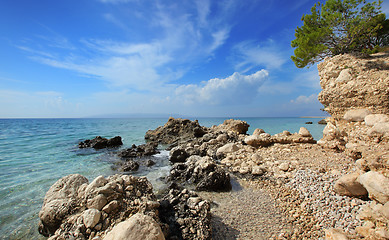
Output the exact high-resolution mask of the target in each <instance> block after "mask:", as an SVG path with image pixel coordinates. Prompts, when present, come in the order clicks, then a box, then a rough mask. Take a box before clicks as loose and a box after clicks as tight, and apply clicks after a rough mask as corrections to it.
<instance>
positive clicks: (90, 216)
mask: <svg viewBox="0 0 389 240" xmlns="http://www.w3.org/2000/svg"><path fill="white" fill-rule="evenodd" d="M82 217H83V222H84V225H85V227H87V228H93V227H94V226H96V224H97V223H98V222H99V221H100V217H101V212H100V211H99V210H97V209H88V210H85V211H84V213H83V215H82Z"/></svg>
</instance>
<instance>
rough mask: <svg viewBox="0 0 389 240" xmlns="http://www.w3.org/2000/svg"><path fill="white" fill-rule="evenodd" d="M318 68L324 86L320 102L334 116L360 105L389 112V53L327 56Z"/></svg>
mask: <svg viewBox="0 0 389 240" xmlns="http://www.w3.org/2000/svg"><path fill="white" fill-rule="evenodd" d="M318 70H319V75H320V85H321V87H322V89H323V90H322V92H321V93H320V94H319V101H320V102H321V103H322V104H323V105H324V106H325V110H326V111H327V112H328V113H330V114H331V116H332V117H333V118H336V119H340V118H342V117H343V115H344V114H345V112H346V111H347V110H350V109H360V108H367V109H370V110H371V112H372V113H385V114H388V113H389V52H386V53H377V54H374V55H371V56H367V57H366V56H361V55H360V56H357V55H350V54H343V55H338V56H335V57H332V58H326V59H325V60H324V62H322V63H320V64H319V65H318Z"/></svg>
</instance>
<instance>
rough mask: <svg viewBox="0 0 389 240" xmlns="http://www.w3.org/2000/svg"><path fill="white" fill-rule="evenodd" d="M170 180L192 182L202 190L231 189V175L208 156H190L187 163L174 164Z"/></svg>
mask: <svg viewBox="0 0 389 240" xmlns="http://www.w3.org/2000/svg"><path fill="white" fill-rule="evenodd" d="M167 180H168V181H169V182H184V183H185V182H190V183H194V184H196V189H197V190H200V191H230V190H231V182H230V175H229V174H228V173H227V172H226V171H225V170H224V169H223V168H221V167H219V166H217V165H216V163H215V162H214V161H213V160H212V159H211V158H210V157H208V156H206V157H200V156H190V157H189V158H188V159H187V161H186V162H185V163H176V164H174V165H173V167H172V169H171V171H170V175H169V176H168V178H167Z"/></svg>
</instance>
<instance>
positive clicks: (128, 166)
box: [120, 160, 139, 172]
mask: <svg viewBox="0 0 389 240" xmlns="http://www.w3.org/2000/svg"><path fill="white" fill-rule="evenodd" d="M120 169H121V170H122V171H124V172H135V171H138V169H139V164H138V163H137V162H135V161H134V160H127V161H126V162H124V163H123V165H122V166H121V168H120Z"/></svg>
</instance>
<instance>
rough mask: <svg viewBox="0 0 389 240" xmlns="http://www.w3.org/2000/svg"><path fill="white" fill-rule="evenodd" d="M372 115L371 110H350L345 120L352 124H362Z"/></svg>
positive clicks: (345, 115)
mask: <svg viewBox="0 0 389 240" xmlns="http://www.w3.org/2000/svg"><path fill="white" fill-rule="evenodd" d="M369 114H371V112H370V110H369V109H353V110H348V111H347V112H346V113H345V114H344V117H343V118H344V119H345V120H347V121H352V122H362V121H364V120H365V117H366V116H367V115H369Z"/></svg>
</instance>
